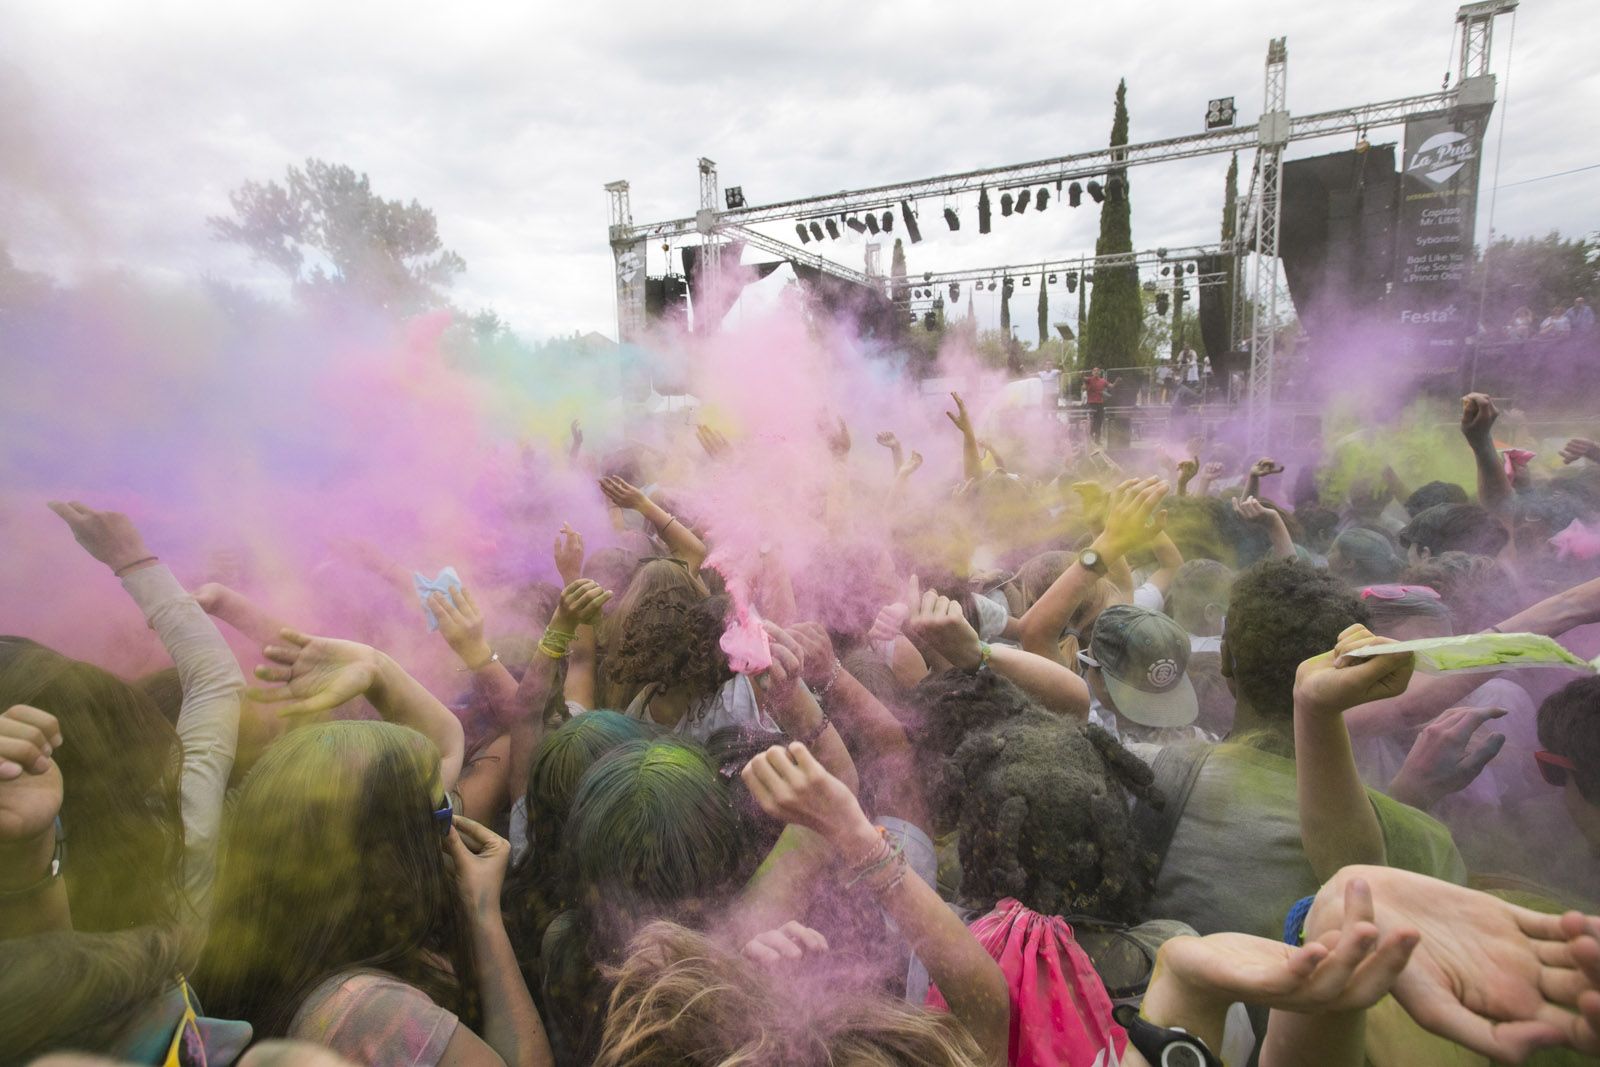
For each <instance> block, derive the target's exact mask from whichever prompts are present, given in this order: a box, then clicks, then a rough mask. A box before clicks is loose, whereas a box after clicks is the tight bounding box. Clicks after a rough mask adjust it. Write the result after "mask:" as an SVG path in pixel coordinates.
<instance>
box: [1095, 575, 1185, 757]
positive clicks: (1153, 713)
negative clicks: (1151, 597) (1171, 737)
mask: <svg viewBox="0 0 1600 1067" xmlns="http://www.w3.org/2000/svg"><path fill="white" fill-rule="evenodd" d="M1089 656H1090V657H1091V658H1092V659H1093V660H1094V661H1095V664H1096V665H1097V666H1099V668H1100V673H1101V674H1102V675H1103V676H1104V677H1105V680H1106V689H1107V690H1108V691H1109V692H1110V694H1111V700H1112V702H1113V703H1115V704H1116V706H1117V712H1118V713H1119V714H1121V715H1123V716H1124V717H1126V718H1128V719H1130V720H1131V721H1133V722H1136V723H1138V724H1139V725H1141V726H1156V727H1164V726H1187V725H1188V724H1189V723H1192V722H1194V720H1195V718H1196V717H1197V716H1198V715H1199V714H1200V702H1199V700H1198V699H1197V698H1196V697H1195V692H1194V685H1193V683H1191V682H1190V681H1189V675H1188V668H1189V635H1188V634H1187V633H1185V632H1184V629H1183V627H1181V626H1179V625H1178V624H1177V623H1176V622H1174V621H1173V620H1172V619H1170V618H1168V617H1167V616H1166V615H1163V614H1162V613H1161V612H1159V611H1149V610H1147V609H1145V608H1136V607H1132V606H1130V605H1127V604H1117V605H1114V606H1112V607H1109V608H1107V609H1106V610H1105V611H1102V612H1101V613H1100V618H1099V619H1098V620H1096V622H1095V624H1094V640H1093V641H1091V642H1090V643H1089Z"/></svg>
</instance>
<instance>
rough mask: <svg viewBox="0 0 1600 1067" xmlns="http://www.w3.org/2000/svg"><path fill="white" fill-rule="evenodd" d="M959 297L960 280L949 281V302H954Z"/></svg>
mask: <svg viewBox="0 0 1600 1067" xmlns="http://www.w3.org/2000/svg"><path fill="white" fill-rule="evenodd" d="M960 299H961V283H960V282H951V283H950V303H952V304H954V303H955V302H956V301H957V300H960Z"/></svg>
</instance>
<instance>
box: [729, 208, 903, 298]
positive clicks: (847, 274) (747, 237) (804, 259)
mask: <svg viewBox="0 0 1600 1067" xmlns="http://www.w3.org/2000/svg"><path fill="white" fill-rule="evenodd" d="M717 232H718V233H721V234H726V235H727V236H729V237H735V238H737V239H739V240H741V241H743V242H744V243H745V244H748V245H752V246H754V247H756V248H759V249H761V250H762V251H763V252H768V253H771V254H772V255H775V256H781V257H783V258H784V259H788V260H793V261H794V262H796V263H801V264H804V265H805V266H807V267H815V268H816V269H817V270H820V271H822V272H823V273H825V274H831V275H833V276H834V277H836V278H843V279H845V280H846V281H850V282H855V283H856V284H857V285H870V286H873V287H874V288H880V289H881V288H882V287H883V286H882V281H883V279H881V278H872V277H868V276H867V275H865V274H862V273H861V272H860V271H857V270H851V269H850V268H849V267H844V266H840V265H839V264H838V263H835V262H834V261H833V260H831V259H829V258H827V257H826V256H819V255H817V254H816V253H815V252H808V251H806V250H805V249H804V248H799V247H797V246H795V245H792V244H789V243H788V242H786V241H780V240H778V239H777V238H775V237H768V236H767V235H766V234H764V233H762V232H761V231H759V230H752V229H750V228H749V227H746V226H737V225H729V224H727V223H723V224H721V225H719V226H718V227H717Z"/></svg>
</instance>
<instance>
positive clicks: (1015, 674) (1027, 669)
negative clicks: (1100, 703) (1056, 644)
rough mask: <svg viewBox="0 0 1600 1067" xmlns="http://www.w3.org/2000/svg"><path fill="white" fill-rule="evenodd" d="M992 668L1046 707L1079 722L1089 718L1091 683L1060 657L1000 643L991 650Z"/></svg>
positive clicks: (990, 662) (990, 661) (990, 663)
mask: <svg viewBox="0 0 1600 1067" xmlns="http://www.w3.org/2000/svg"><path fill="white" fill-rule="evenodd" d="M989 669H990V670H992V671H994V672H995V673H996V674H998V675H1000V676H1001V677H1002V678H1005V679H1007V680H1008V681H1010V682H1011V683H1013V684H1014V685H1015V686H1016V687H1017V688H1018V689H1021V690H1022V691H1023V692H1024V693H1027V694H1028V695H1029V696H1031V697H1033V698H1034V699H1035V700H1037V701H1038V702H1039V703H1040V704H1041V705H1043V706H1044V707H1045V708H1046V709H1048V710H1050V711H1054V712H1058V713H1059V714H1062V715H1066V716H1070V717H1071V718H1074V719H1077V720H1078V721H1079V722H1088V721H1089V687H1088V686H1087V685H1085V684H1084V681H1083V679H1082V678H1080V677H1078V676H1077V675H1076V674H1075V673H1073V672H1072V671H1071V670H1069V669H1067V668H1066V667H1064V666H1062V665H1061V664H1060V663H1059V662H1057V661H1056V660H1053V659H1047V658H1045V657H1044V656H1038V655H1035V654H1034V653H1032V652H1026V651H1024V650H1022V649H1020V648H1006V647H1005V646H1004V645H996V646H994V647H993V648H992V649H991V650H990V653H989Z"/></svg>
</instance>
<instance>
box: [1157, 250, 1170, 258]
mask: <svg viewBox="0 0 1600 1067" xmlns="http://www.w3.org/2000/svg"><path fill="white" fill-rule="evenodd" d="M1156 258H1157V259H1160V260H1165V259H1166V258H1167V250H1166V249H1165V248H1158V249H1156Z"/></svg>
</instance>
